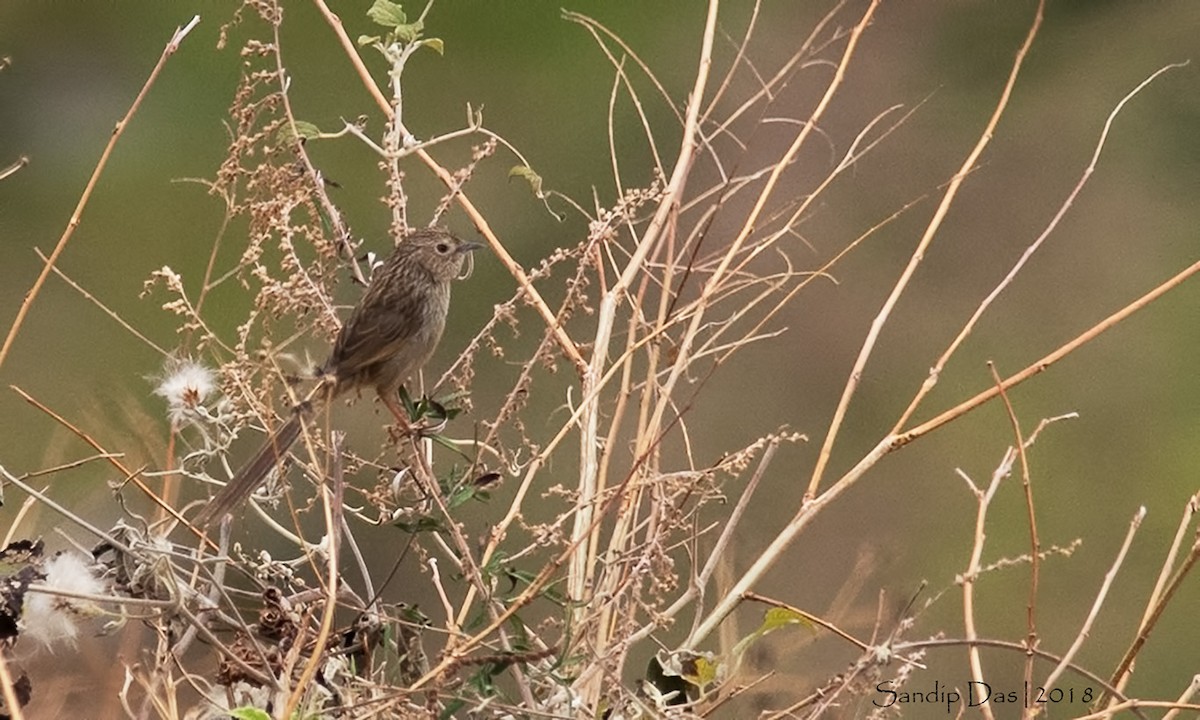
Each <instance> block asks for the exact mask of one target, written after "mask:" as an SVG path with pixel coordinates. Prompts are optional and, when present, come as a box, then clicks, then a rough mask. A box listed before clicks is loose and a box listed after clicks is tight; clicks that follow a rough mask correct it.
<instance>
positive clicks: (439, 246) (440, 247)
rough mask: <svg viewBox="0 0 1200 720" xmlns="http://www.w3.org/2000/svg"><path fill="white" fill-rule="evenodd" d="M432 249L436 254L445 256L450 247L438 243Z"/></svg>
mask: <svg viewBox="0 0 1200 720" xmlns="http://www.w3.org/2000/svg"><path fill="white" fill-rule="evenodd" d="M434 249H435V250H437V251H438V254H440V255H445V254H446V253H448V252H450V246H449V245H447V244H446V243H444V242H440V243H438V244H437V245H435V246H434Z"/></svg>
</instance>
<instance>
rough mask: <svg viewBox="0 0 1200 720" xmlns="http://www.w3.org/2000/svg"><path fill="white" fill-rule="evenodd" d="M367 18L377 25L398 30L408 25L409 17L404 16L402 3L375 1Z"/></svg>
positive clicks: (384, 0) (386, 0)
mask: <svg viewBox="0 0 1200 720" xmlns="http://www.w3.org/2000/svg"><path fill="white" fill-rule="evenodd" d="M367 17H369V18H371V20H373V21H374V22H375V24H376V25H382V26H384V27H389V28H398V27H400V26H401V25H407V24H408V16H407V15H405V14H404V9H403V8H401V7H400V3H394V2H391V1H390V0H375V4H373V5H371V9H370V10H368V11H367Z"/></svg>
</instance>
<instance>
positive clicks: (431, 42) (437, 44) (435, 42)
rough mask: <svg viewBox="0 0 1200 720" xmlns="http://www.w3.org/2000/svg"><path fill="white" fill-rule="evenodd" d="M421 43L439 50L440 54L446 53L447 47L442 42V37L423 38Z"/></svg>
mask: <svg viewBox="0 0 1200 720" xmlns="http://www.w3.org/2000/svg"><path fill="white" fill-rule="evenodd" d="M421 44H422V45H424V46H425V47H428V48H433V49H434V50H435V51H436V52H437V54H438V55H445V54H446V47H445V45H444V44H443V43H442V39H441V38H429V39H428V40H422V41H421Z"/></svg>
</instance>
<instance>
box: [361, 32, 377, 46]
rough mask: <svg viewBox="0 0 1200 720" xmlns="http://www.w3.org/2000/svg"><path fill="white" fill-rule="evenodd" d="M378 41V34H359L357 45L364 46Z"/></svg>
mask: <svg viewBox="0 0 1200 720" xmlns="http://www.w3.org/2000/svg"><path fill="white" fill-rule="evenodd" d="M378 43H379V36H378V35H359V36H358V46H359V47H366V46H367V45H376V44H378Z"/></svg>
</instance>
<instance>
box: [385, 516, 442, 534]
mask: <svg viewBox="0 0 1200 720" xmlns="http://www.w3.org/2000/svg"><path fill="white" fill-rule="evenodd" d="M392 527H395V528H397V529H399V530H403V531H404V532H406V533H410V534H413V535H415V534H417V533H423V532H437V531H439V530H443V529H444V527H443V526H442V523H441V521H440V520H438V519H437V518H434V517H430V516H428V515H422V516H421V517H419V518H417V520H416V521H415V522H408V521H406V520H399V521H397V522H394V523H392Z"/></svg>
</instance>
